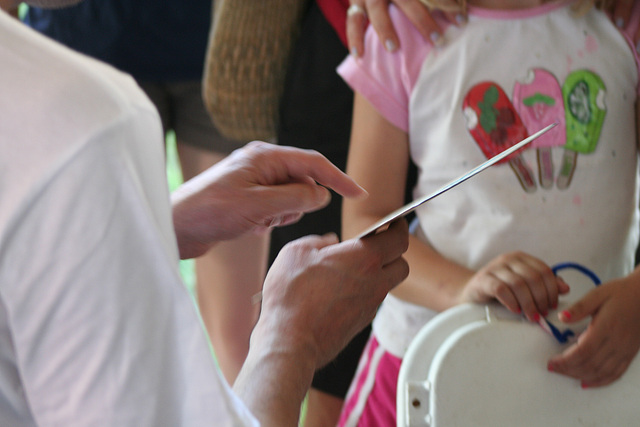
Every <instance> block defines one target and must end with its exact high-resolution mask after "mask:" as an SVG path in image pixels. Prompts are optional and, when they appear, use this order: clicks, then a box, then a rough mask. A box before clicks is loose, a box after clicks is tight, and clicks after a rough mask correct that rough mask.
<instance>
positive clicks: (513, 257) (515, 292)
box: [484, 252, 566, 322]
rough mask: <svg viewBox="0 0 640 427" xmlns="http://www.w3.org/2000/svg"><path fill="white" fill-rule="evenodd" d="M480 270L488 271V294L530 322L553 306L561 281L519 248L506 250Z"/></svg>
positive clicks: (537, 260)
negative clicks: (513, 251) (506, 251)
mask: <svg viewBox="0 0 640 427" xmlns="http://www.w3.org/2000/svg"><path fill="white" fill-rule="evenodd" d="M484 274H487V275H488V277H487V279H486V280H487V282H488V285H487V287H488V292H489V294H490V295H492V296H494V297H495V298H496V299H497V300H498V301H500V302H501V303H502V304H503V305H504V306H505V307H507V308H508V309H510V310H511V311H513V312H515V313H520V312H522V313H523V314H524V315H525V316H526V317H527V318H528V319H529V320H530V321H532V322H537V321H538V320H540V314H542V315H543V316H546V314H547V312H548V311H549V310H550V309H551V308H554V307H557V303H558V295H559V290H560V288H561V285H559V282H558V280H557V278H556V277H555V275H554V274H553V271H552V270H551V269H550V268H549V267H548V266H547V265H546V264H545V263H543V262H542V261H540V260H539V259H537V258H534V257H532V256H530V255H527V254H524V253H519V252H516V253H510V254H506V255H503V256H501V257H498V258H496V259H495V260H494V261H492V262H491V263H490V264H489V265H488V267H487V268H486V272H485V273H484ZM562 283H564V282H562ZM565 285H566V284H565Z"/></svg>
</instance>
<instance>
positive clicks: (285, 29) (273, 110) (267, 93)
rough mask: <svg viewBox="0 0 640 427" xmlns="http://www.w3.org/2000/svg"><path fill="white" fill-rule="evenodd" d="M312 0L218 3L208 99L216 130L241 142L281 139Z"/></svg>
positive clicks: (210, 48) (206, 75) (226, 0)
mask: <svg viewBox="0 0 640 427" xmlns="http://www.w3.org/2000/svg"><path fill="white" fill-rule="evenodd" d="M306 5H307V0H215V1H214V12H213V16H214V21H213V24H212V26H211V32H210V35H209V46H208V49H207V56H206V62H205V70H204V82H203V92H204V93H203V95H204V100H205V105H206V107H207V109H208V110H209V113H210V114H211V117H212V119H213V122H214V124H215V125H216V127H217V128H218V130H219V131H220V132H221V133H222V134H223V135H225V136H227V137H229V138H232V139H236V140H246V141H249V140H254V139H262V140H269V139H272V138H274V137H275V135H276V123H277V120H278V106H279V101H280V97H281V95H282V91H283V86H284V78H285V73H286V70H287V65H288V61H289V57H290V53H291V50H292V47H293V44H294V43H295V41H296V39H297V35H298V34H299V31H300V25H301V20H302V15H303V12H304V10H305V7H306Z"/></svg>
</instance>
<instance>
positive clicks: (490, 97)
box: [462, 82, 537, 193]
mask: <svg viewBox="0 0 640 427" xmlns="http://www.w3.org/2000/svg"><path fill="white" fill-rule="evenodd" d="M462 110H463V113H464V116H465V120H466V124H467V129H468V130H469V133H471V136H473V138H474V140H475V141H476V143H477V144H478V146H479V147H480V149H481V150H482V152H483V153H484V155H485V156H486V157H487V158H491V157H493V156H495V155H496V154H499V153H501V152H503V151H504V150H506V149H507V148H509V147H511V146H513V145H515V144H517V143H518V141H520V140H522V139H524V138H526V137H527V135H528V133H527V129H526V127H525V126H524V124H523V123H522V120H521V119H520V116H519V115H518V113H517V112H516V110H515V108H514V107H513V104H512V103H511V101H510V100H509V98H508V97H507V95H506V94H505V92H504V90H503V89H502V88H501V87H500V86H499V85H498V84H496V83H493V82H481V83H478V84H476V85H475V86H473V87H472V88H471V89H470V90H469V92H468V93H467V95H466V96H465V98H464V101H463V103H462ZM506 161H508V162H509V165H510V166H511V168H512V169H513V171H514V172H515V174H516V176H517V178H518V181H519V182H520V184H521V185H522V188H523V189H524V190H525V191H526V192H527V193H532V192H534V191H536V187H537V185H536V182H535V179H534V177H533V173H532V171H531V169H530V168H529V166H528V165H527V163H526V162H525V161H524V159H523V158H522V156H521V155H520V153H519V152H515V153H513V154H511V155H509V156H508V157H506V158H505V159H504V160H503V161H501V162H500V163H503V162H506Z"/></svg>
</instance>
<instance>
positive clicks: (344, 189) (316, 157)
mask: <svg viewBox="0 0 640 427" xmlns="http://www.w3.org/2000/svg"><path fill="white" fill-rule="evenodd" d="M265 145H266V146H267V147H268V149H270V150H274V151H275V150H277V151H278V152H279V154H276V156H279V160H280V161H281V162H282V163H283V166H284V168H285V171H284V172H285V173H286V179H287V180H288V181H289V182H291V181H295V182H310V180H313V181H315V182H318V183H320V184H322V185H324V186H325V187H328V188H330V189H332V190H334V191H335V192H336V193H338V194H340V195H342V196H344V197H351V198H362V197H366V196H367V192H366V190H365V189H364V188H362V187H360V186H359V185H358V184H357V183H356V182H355V181H354V180H353V179H352V178H351V177H349V176H348V175H347V174H345V173H344V172H342V171H341V170H340V169H339V168H338V167H337V166H335V165H334V164H333V163H331V162H330V161H329V160H328V159H327V158H326V157H324V156H323V155H322V154H320V153H319V152H317V151H315V150H302V149H298V148H294V147H282V146H275V145H272V144H265ZM267 147H264V146H263V147H262V148H263V149H265V148H267ZM277 183H278V182H273V183H272V184H277Z"/></svg>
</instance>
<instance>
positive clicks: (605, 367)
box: [547, 326, 635, 388]
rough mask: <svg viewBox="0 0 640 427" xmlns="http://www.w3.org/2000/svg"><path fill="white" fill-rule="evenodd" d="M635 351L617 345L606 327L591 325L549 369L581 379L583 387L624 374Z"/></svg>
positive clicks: (553, 359)
mask: <svg viewBox="0 0 640 427" xmlns="http://www.w3.org/2000/svg"><path fill="white" fill-rule="evenodd" d="M634 354H635V353H634V352H627V351H624V349H621V348H620V346H618V345H616V344H615V343H614V342H613V340H612V339H611V337H610V336H609V334H607V333H605V331H604V330H603V328H598V327H591V326H590V327H589V328H588V329H587V330H586V331H585V332H584V333H583V334H582V335H581V336H580V337H579V339H578V342H577V343H576V344H574V345H572V346H571V347H569V348H568V349H567V350H566V351H565V352H563V353H562V354H561V355H558V356H556V357H554V358H552V359H550V360H549V362H548V365H547V366H548V369H549V371H551V372H556V373H559V374H562V375H566V376H570V377H573V378H576V379H579V380H580V381H581V384H582V387H583V388H588V387H600V386H603V385H606V384H610V383H612V382H613V381H615V380H617V379H618V378H620V376H622V374H623V373H624V372H625V371H626V369H627V368H628V367H629V364H630V363H631V361H632V360H633V355H634Z"/></svg>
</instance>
